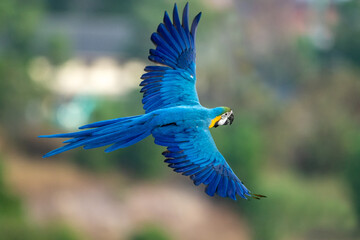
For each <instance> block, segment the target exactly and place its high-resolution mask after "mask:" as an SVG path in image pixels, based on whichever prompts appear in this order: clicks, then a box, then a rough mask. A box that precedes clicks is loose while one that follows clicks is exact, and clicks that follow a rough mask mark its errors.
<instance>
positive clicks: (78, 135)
mask: <svg viewBox="0 0 360 240" xmlns="http://www.w3.org/2000/svg"><path fill="white" fill-rule="evenodd" d="M149 120H151V115H140V116H134V117H126V118H118V119H111V120H106V121H100V122H95V123H91V124H87V125H84V126H82V127H80V129H84V128H92V129H88V130H83V131H79V132H73V133H61V134H54V135H43V136H39V137H40V138H71V139H68V140H66V141H64V142H63V143H67V145H65V146H63V147H60V148H58V149H55V150H53V151H51V152H49V153H47V154H45V155H44V156H43V157H44V158H45V157H50V156H53V155H56V154H59V153H62V152H65V151H68V150H71V149H74V148H77V147H81V146H83V147H84V149H91V148H97V147H103V146H107V145H110V144H113V145H112V146H110V147H108V148H107V149H106V150H105V152H111V151H114V150H116V149H119V148H124V147H128V146H130V145H132V144H135V143H137V142H139V141H141V140H142V139H144V138H146V137H147V136H149V135H150V134H151V129H150V128H149V127H148V125H147V124H146V123H147V122H148V121H149Z"/></svg>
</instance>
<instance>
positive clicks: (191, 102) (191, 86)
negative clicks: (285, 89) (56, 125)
mask: <svg viewBox="0 0 360 240" xmlns="http://www.w3.org/2000/svg"><path fill="white" fill-rule="evenodd" d="M188 15H189V7H188V3H187V4H186V5H185V8H184V10H183V14H182V22H181V23H180V17H179V14H178V10H177V6H176V4H175V6H174V9H173V16H172V21H171V19H170V17H169V15H168V13H167V12H165V14H164V21H163V23H160V24H159V26H158V28H157V31H156V32H154V33H153V34H152V35H151V41H152V42H153V43H154V44H155V46H156V47H155V49H150V55H149V57H148V58H149V60H150V61H152V62H153V63H156V64H158V65H151V66H146V67H145V69H144V71H145V72H146V73H144V74H143V75H142V76H141V79H142V82H141V83H140V86H142V88H141V91H140V92H142V93H143V99H142V103H143V104H144V106H143V108H144V110H145V114H143V115H139V116H131V117H122V118H116V119H111V120H105V121H100V122H95V123H90V124H87V125H84V126H81V127H79V129H81V131H78V132H72V133H62V134H54V135H43V136H39V137H41V138H70V139H69V140H66V141H64V143H66V145H65V146H63V147H60V148H58V149H55V150H53V151H51V152H49V153H47V154H45V155H44V157H50V156H53V155H55V154H59V153H61V152H64V151H68V150H70V149H74V148H77V147H81V146H82V147H83V148H84V149H91V148H97V147H102V146H108V145H111V146H109V147H108V148H106V150H105V152H112V151H114V150H117V149H119V148H125V147H128V146H130V145H133V144H135V143H137V142H139V141H141V140H143V139H144V138H146V137H148V136H149V135H152V136H153V137H154V139H155V143H156V144H158V145H161V146H165V147H167V150H166V151H165V152H163V153H162V154H163V155H164V156H165V158H166V159H165V162H166V163H168V165H169V167H171V168H173V169H174V171H175V172H178V173H182V175H185V176H190V178H191V179H192V180H193V182H194V184H195V185H200V184H204V185H206V190H205V192H206V193H207V194H208V195H210V196H214V194H217V195H219V196H221V197H229V198H232V199H234V200H236V195H238V196H240V197H241V198H245V199H247V197H252V198H256V199H259V198H261V197H265V196H263V195H258V194H252V193H251V192H250V191H249V190H248V189H247V188H246V187H245V185H244V184H243V183H242V182H241V181H240V180H239V178H238V177H237V176H236V175H235V173H234V172H233V170H232V169H231V168H230V166H229V165H228V163H227V162H226V160H225V159H224V157H223V156H222V155H221V153H220V152H219V150H218V149H217V147H216V145H215V142H214V140H213V138H212V136H211V133H210V129H211V128H216V127H218V126H222V125H231V124H232V122H233V120H234V114H233V111H232V110H231V109H230V108H229V107H217V108H212V109H209V108H205V107H203V106H202V105H201V104H200V102H199V98H198V95H197V92H196V87H195V83H196V72H195V69H196V65H195V55H196V48H195V37H196V29H197V26H198V23H199V20H200V17H201V12H200V13H199V14H198V15H196V16H195V18H194V20H193V22H192V24H191V26H189V22H188ZM85 129H86V130H85Z"/></svg>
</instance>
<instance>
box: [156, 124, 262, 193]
mask: <svg viewBox="0 0 360 240" xmlns="http://www.w3.org/2000/svg"><path fill="white" fill-rule="evenodd" d="M152 134H153V136H154V138H155V143H156V144H158V145H161V146H167V151H165V152H163V155H164V156H165V157H166V160H165V162H166V163H168V164H169V167H171V168H174V171H175V172H179V173H182V174H183V175H185V176H190V178H191V179H192V180H193V181H194V184H195V185H200V184H201V183H203V184H205V185H207V187H206V191H205V192H206V193H207V194H208V195H210V196H214V194H215V193H217V194H218V195H219V196H221V197H230V198H232V199H234V200H236V194H237V195H239V196H240V197H242V198H245V199H246V195H247V196H250V197H254V198H257V197H261V195H255V194H251V193H250V191H249V190H248V189H247V188H246V187H245V186H244V184H243V183H242V182H241V181H240V180H239V178H238V177H237V176H236V175H235V174H234V172H233V171H232V170H231V168H230V166H229V165H228V163H227V162H226V160H225V159H224V157H223V156H222V155H221V153H220V152H219V150H218V149H217V148H216V145H215V142H214V140H213V138H212V136H211V133H210V131H209V129H207V128H201V127H193V128H191V127H190V128H182V127H181V126H178V125H168V126H162V127H159V128H157V129H155V130H153V132H152Z"/></svg>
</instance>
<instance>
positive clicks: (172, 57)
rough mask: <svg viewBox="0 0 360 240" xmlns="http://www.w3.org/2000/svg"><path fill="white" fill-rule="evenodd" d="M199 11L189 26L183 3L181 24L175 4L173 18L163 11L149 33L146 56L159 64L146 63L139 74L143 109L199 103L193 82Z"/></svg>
mask: <svg viewBox="0 0 360 240" xmlns="http://www.w3.org/2000/svg"><path fill="white" fill-rule="evenodd" d="M200 17H201V13H199V14H198V15H196V17H195V18H194V20H193V22H192V25H191V30H190V29H189V22H188V18H189V5H188V4H186V5H185V8H184V11H183V15H182V24H181V23H180V18H179V14H178V10H177V6H176V4H175V6H174V10H173V21H172V22H171V20H170V17H169V15H168V13H167V12H165V14H164V19H163V23H160V24H159V26H158V28H157V31H156V32H154V33H153V34H152V35H151V41H152V42H153V43H154V44H155V46H156V48H155V49H150V51H149V53H150V55H149V60H150V61H152V62H154V63H158V64H161V65H162V66H147V67H146V68H145V71H146V72H147V73H145V74H144V75H142V77H141V78H142V79H143V81H142V82H141V83H140V86H143V88H142V89H141V92H143V93H144V96H143V104H144V109H145V112H146V113H148V112H151V111H154V110H156V109H159V108H167V107H174V106H180V105H199V104H200V103H199V99H198V96H197V92H196V87H195V82H196V76H195V68H196V67H195V66H196V65H195V56H196V52H195V35H196V29H197V26H198V23H199V21H200Z"/></svg>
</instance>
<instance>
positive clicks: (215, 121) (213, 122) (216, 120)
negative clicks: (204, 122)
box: [209, 115, 221, 128]
mask: <svg viewBox="0 0 360 240" xmlns="http://www.w3.org/2000/svg"><path fill="white" fill-rule="evenodd" d="M220 119H221V115H220V116H217V117H216V118H214V119H213V120H211V123H210V125H209V128H212V127H213V126H214V125H215V123H217V122H218V121H219V120H220Z"/></svg>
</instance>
